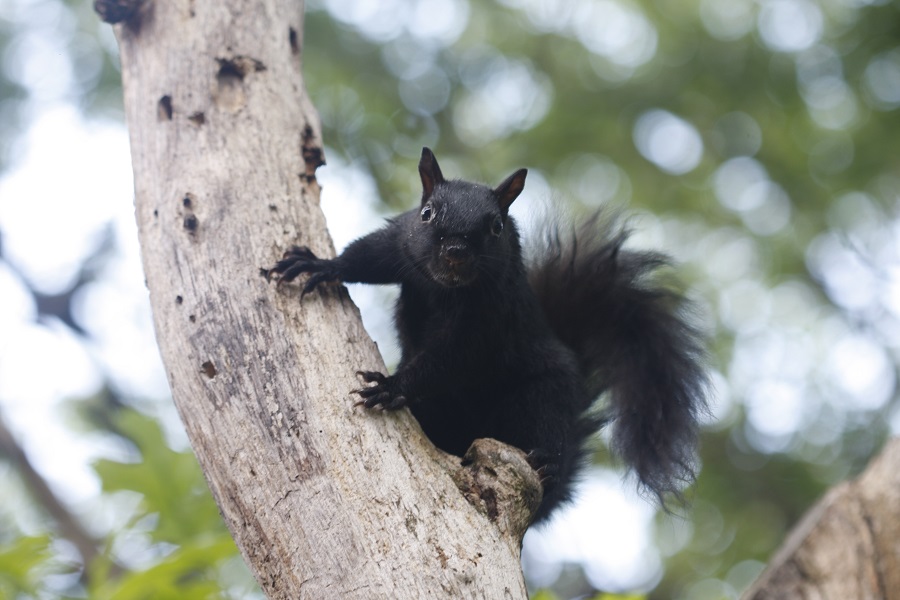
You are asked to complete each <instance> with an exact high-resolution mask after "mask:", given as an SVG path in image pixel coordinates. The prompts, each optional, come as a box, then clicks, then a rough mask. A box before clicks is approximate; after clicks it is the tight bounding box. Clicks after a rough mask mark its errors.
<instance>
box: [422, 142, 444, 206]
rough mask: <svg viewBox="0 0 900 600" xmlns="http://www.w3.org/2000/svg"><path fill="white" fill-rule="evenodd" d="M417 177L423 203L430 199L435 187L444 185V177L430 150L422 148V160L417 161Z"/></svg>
mask: <svg viewBox="0 0 900 600" xmlns="http://www.w3.org/2000/svg"><path fill="white" fill-rule="evenodd" d="M419 176H420V177H421V178H422V202H425V201H426V200H427V199H428V198H430V197H431V193H432V192H433V191H434V188H435V186H436V185H437V184H439V183H444V175H443V174H442V173H441V168H440V167H439V166H438V162H437V159H436V158H435V157H434V152H432V151H431V149H430V148H422V158H421V159H419Z"/></svg>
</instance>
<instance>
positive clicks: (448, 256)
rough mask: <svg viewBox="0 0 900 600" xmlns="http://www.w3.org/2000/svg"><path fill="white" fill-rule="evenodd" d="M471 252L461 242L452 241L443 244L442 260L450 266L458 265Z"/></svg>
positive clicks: (467, 258) (468, 256) (466, 259)
mask: <svg viewBox="0 0 900 600" xmlns="http://www.w3.org/2000/svg"><path fill="white" fill-rule="evenodd" d="M471 255H472V253H471V252H470V251H469V247H468V246H466V245H465V244H464V243H462V242H452V243H450V244H447V245H446V246H444V260H446V261H447V262H448V263H449V264H450V265H451V266H456V265H460V264H462V263H464V262H466V261H468V260H469V258H470V257H471Z"/></svg>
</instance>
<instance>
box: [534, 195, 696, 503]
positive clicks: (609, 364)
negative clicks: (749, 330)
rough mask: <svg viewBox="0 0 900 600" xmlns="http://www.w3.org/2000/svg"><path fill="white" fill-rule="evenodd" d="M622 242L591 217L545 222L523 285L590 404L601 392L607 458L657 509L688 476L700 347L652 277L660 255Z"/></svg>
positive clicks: (602, 219)
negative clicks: (605, 398)
mask: <svg viewBox="0 0 900 600" xmlns="http://www.w3.org/2000/svg"><path fill="white" fill-rule="evenodd" d="M628 235H629V232H628V230H627V229H626V228H625V227H624V226H623V225H622V223H621V221H620V220H619V219H618V218H616V217H607V216H604V215H602V214H601V213H599V212H598V213H596V214H595V215H594V216H593V217H592V218H590V219H588V220H587V221H586V222H585V223H584V224H583V225H581V226H579V227H577V228H575V229H574V230H573V231H571V232H569V233H567V234H564V233H561V232H560V227H559V226H558V225H554V226H553V227H552V228H550V229H549V230H548V231H547V232H546V234H545V236H544V237H545V240H546V242H547V246H549V247H544V248H542V249H541V252H538V253H536V254H538V255H539V256H537V257H536V259H537V260H534V261H532V264H531V265H530V266H529V279H530V282H531V285H532V287H533V289H534V291H535V293H536V294H537V296H538V298H539V300H540V302H541V305H542V306H543V308H544V312H545V313H546V315H547V318H548V320H549V322H550V325H551V326H552V327H553V330H554V331H555V332H556V334H557V335H558V336H559V338H560V339H561V340H562V341H563V343H565V344H566V345H567V346H569V347H570V348H571V349H572V350H574V351H575V353H576V354H577V355H578V357H579V360H580V363H581V370H582V373H583V375H584V377H585V380H586V382H587V387H588V389H589V391H590V392H591V394H592V397H593V398H596V397H597V396H599V395H600V394H601V393H604V392H609V398H610V400H609V402H610V404H609V408H608V410H609V414H608V416H609V418H610V419H611V420H612V421H613V427H614V430H613V434H612V446H613V451H614V452H615V453H616V454H617V455H619V456H620V457H621V458H622V459H624V461H625V462H626V463H627V464H628V466H630V467H631V468H632V469H634V471H635V472H636V473H637V475H638V478H639V479H640V481H641V484H642V485H643V486H644V487H645V488H646V489H647V490H648V491H651V492H652V493H653V494H655V495H656V496H657V497H658V498H659V500H660V502H661V503H663V504H664V503H665V497H666V496H667V495H668V494H669V493H673V494H675V496H676V497H680V491H681V489H682V488H683V486H684V484H685V482H690V481H692V480H693V478H694V475H695V466H696V461H695V451H696V445H697V427H698V425H697V419H698V417H699V415H700V413H702V412H704V411H705V410H706V392H707V389H706V388H707V377H706V374H705V371H704V369H703V367H702V362H703V357H704V348H703V342H702V336H701V335H700V334H699V332H698V330H697V329H696V327H695V325H693V324H692V323H691V321H690V319H689V314H688V312H689V304H688V303H687V302H686V300H685V298H684V297H683V296H682V295H681V294H680V293H679V292H678V291H676V290H674V289H672V288H671V287H668V286H666V285H664V284H663V283H662V282H660V281H659V280H658V278H655V277H654V275H655V272H656V271H657V270H658V269H659V268H660V267H663V266H665V265H667V264H668V259H667V257H666V256H664V255H662V254H659V253H656V252H637V251H633V250H626V249H624V248H623V247H622V246H623V244H624V242H625V240H626V239H627V238H628ZM586 408H588V407H586Z"/></svg>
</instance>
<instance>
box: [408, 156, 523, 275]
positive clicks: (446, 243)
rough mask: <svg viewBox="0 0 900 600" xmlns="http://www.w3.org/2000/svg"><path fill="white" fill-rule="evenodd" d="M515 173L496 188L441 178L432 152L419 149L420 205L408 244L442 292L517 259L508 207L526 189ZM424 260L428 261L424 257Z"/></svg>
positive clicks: (499, 268) (516, 235)
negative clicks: (420, 155)
mask: <svg viewBox="0 0 900 600" xmlns="http://www.w3.org/2000/svg"><path fill="white" fill-rule="evenodd" d="M527 174H528V171H527V170H526V169H519V170H518V171H516V172H515V173H513V174H512V175H510V176H509V177H507V178H506V179H505V180H504V181H503V183H501V184H500V185H498V186H497V187H496V188H493V189H492V188H489V187H487V186H484V185H479V184H477V183H470V182H468V181H462V180H458V179H456V180H451V181H447V180H446V179H444V175H443V173H441V168H440V166H439V165H438V162H437V159H436V158H435V156H434V153H433V152H432V151H431V150H430V149H429V148H423V149H422V158H421V159H420V161H419V176H420V177H421V179H422V205H421V208H420V210H419V215H418V219H416V221H417V222H415V223H413V226H414V228H415V232H413V233H411V235H410V238H409V242H408V245H409V246H410V249H411V250H412V251H413V254H414V256H416V257H417V258H420V259H423V260H422V262H423V266H424V271H425V274H426V275H427V276H428V277H429V279H431V280H432V281H434V282H435V283H438V284H440V285H442V286H445V287H465V286H469V285H472V284H474V283H475V282H476V281H478V280H479V279H481V278H483V277H484V276H487V277H488V278H494V277H495V276H496V274H497V273H496V272H497V271H498V270H504V269H506V268H508V266H509V264H510V261H511V260H516V261H518V260H519V257H518V243H519V242H518V234H517V233H516V231H515V226H514V224H513V222H512V219H511V218H510V216H509V207H510V206H511V205H512V203H513V201H514V200H515V199H516V198H517V197H518V196H519V194H520V193H522V189H523V188H524V187H525V176H526V175H527ZM426 257H427V258H426Z"/></svg>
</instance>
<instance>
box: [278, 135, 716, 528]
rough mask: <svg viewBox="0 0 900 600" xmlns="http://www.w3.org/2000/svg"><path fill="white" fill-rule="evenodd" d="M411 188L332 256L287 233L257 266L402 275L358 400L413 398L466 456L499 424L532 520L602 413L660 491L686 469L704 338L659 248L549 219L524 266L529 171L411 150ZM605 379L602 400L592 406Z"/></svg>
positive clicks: (441, 443)
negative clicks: (522, 467) (539, 489)
mask: <svg viewBox="0 0 900 600" xmlns="http://www.w3.org/2000/svg"><path fill="white" fill-rule="evenodd" d="M419 174H420V176H421V179H422V188H423V190H422V203H421V206H420V207H419V208H416V209H413V210H410V211H408V212H405V213H403V214H401V215H399V216H397V217H395V218H393V219H390V220H389V221H388V223H387V225H385V226H384V227H382V228H381V229H379V230H377V231H375V232H373V233H370V234H369V235H366V236H364V237H362V238H359V239H357V240H356V241H354V242H352V243H351V244H350V245H349V246H347V248H346V249H345V250H344V251H343V252H342V253H341V254H340V256H338V257H336V258H334V259H320V258H318V257H316V256H315V255H314V254H313V253H312V252H311V251H310V250H309V248H306V247H302V246H294V247H292V248H291V249H290V250H288V251H287V252H286V253H285V254H284V257H283V258H282V260H280V261H279V262H278V263H277V264H276V265H275V266H274V267H272V268H271V269H268V270H263V274H264V275H265V276H266V277H268V278H270V279H271V278H273V277H277V278H278V279H279V282H289V281H292V280H293V279H295V278H296V277H297V276H298V275H300V274H301V273H310V274H311V276H310V277H309V279H308V280H307V282H306V284H305V285H304V286H303V292H302V293H303V295H305V294H307V293H309V292H311V291H313V290H314V289H315V288H316V287H317V286H318V285H319V284H321V283H324V282H332V281H342V282H348V283H371V284H392V283H393V284H396V283H399V284H400V285H401V289H400V297H399V299H398V301H397V306H396V316H395V320H396V326H397V330H398V332H399V337H400V343H401V348H402V358H401V360H400V365H399V366H398V367H397V370H396V372H395V373H394V374H393V375H390V376H386V375H383V374H381V373H377V372H360V373H359V375H360V376H361V377H362V378H363V380H364V381H365V382H366V383H368V384H372V385H370V386H367V387H364V388H363V389H360V390H354V393H356V394H358V395H359V396H360V397H361V400H360V402H359V404H363V405H365V406H366V407H367V408H373V407H377V406H380V407H383V408H385V409H391V410H393V409H398V408H400V407H402V406H409V408H410V410H411V411H412V413H413V415H415V417H416V418H417V419H418V421H419V423H420V424H421V426H422V429H423V430H424V432H425V434H426V435H427V436H428V438H429V439H430V440H431V441H432V442H433V443H434V444H435V445H436V446H437V447H439V448H441V449H442V450H444V451H446V452H449V453H451V454H455V455H457V456H462V455H463V454H464V453H465V452H466V450H467V449H468V448H469V445H470V444H471V443H472V441H473V440H475V439H478V438H486V437H490V438H494V439H497V440H500V441H502V442H505V443H508V444H511V445H513V446H516V447H518V448H520V449H522V450H524V451H525V452H527V453H528V456H529V462H530V463H531V464H532V466H533V467H535V469H537V470H538V472H539V473H540V474H541V477H542V483H543V486H544V498H543V501H542V503H541V506H540V508H539V509H538V512H537V513H536V515H535V517H534V522H535V523H537V522H540V521H543V520H545V519H546V518H547V517H548V515H550V514H551V513H552V512H553V510H554V509H556V508H557V507H559V506H560V504H561V503H563V502H565V501H566V500H568V499H569V498H570V496H571V493H572V486H573V482H574V479H575V477H576V475H577V473H578V471H579V469H580V468H581V467H582V466H583V464H584V463H585V462H586V457H587V452H588V450H587V448H586V446H587V444H586V442H587V440H588V438H589V437H591V436H592V435H593V434H594V433H595V432H597V431H598V430H599V429H600V428H601V427H602V426H603V425H604V424H605V423H606V422H611V423H612V425H613V427H614V429H613V434H612V448H613V450H614V452H615V453H616V454H618V455H619V456H620V457H621V458H622V459H623V460H624V461H625V463H626V464H627V465H628V466H630V467H631V468H632V469H633V470H634V471H635V472H636V474H637V476H638V478H639V480H640V482H641V484H642V486H643V487H644V488H645V489H646V490H647V491H649V492H651V493H652V494H654V495H655V496H656V497H658V498H659V500H660V501H661V502H662V503H663V504H665V499H666V498H667V497H668V496H669V495H670V494H675V495H676V496H678V497H680V490H681V487H682V486H683V485H684V482H687V481H690V480H692V479H693V477H694V469H695V460H694V452H695V447H696V443H697V419H698V416H699V414H700V413H701V412H702V411H704V410H705V407H706V399H705V391H706V389H705V388H706V382H707V378H706V374H705V372H704V369H703V368H702V366H701V364H702V356H703V344H702V339H701V336H700V334H699V333H698V331H697V329H696V328H695V327H694V326H693V325H692V324H691V323H690V322H689V320H688V319H687V318H686V314H685V306H686V302H685V300H684V298H683V297H682V296H681V295H680V294H679V293H677V292H675V291H673V290H671V289H669V288H668V287H665V286H663V285H660V284H658V283H654V282H653V281H651V280H650V279H649V278H650V276H651V275H652V274H653V272H654V271H656V270H657V269H658V268H659V267H660V266H663V265H665V264H667V262H668V260H667V258H666V257H665V256H664V255H662V254H659V253H655V252H636V251H632V250H626V249H624V248H623V243H624V242H625V240H626V238H627V237H628V232H627V231H626V229H625V228H624V227H622V226H621V225H620V224H618V222H617V221H616V220H612V221H604V219H603V218H602V217H601V216H600V215H599V213H598V214H597V215H595V216H594V217H593V218H591V219H589V220H588V221H587V222H586V223H585V224H583V225H582V226H581V227H579V228H577V230H576V231H575V232H574V233H573V235H571V236H565V235H561V234H559V233H558V230H553V229H551V230H550V232H549V234H548V235H547V236H545V239H546V242H547V246H546V248H545V249H543V250H544V251H543V252H542V256H539V257H537V258H536V259H535V260H533V261H530V264H528V266H526V262H525V260H524V259H523V253H522V247H521V243H520V239H519V233H518V231H517V228H516V223H515V221H514V220H513V218H512V217H510V216H509V214H508V213H509V207H510V205H511V204H512V203H513V201H514V200H515V199H516V197H517V196H518V195H519V194H520V193H521V192H522V189H523V187H524V185H525V176H526V174H527V171H526V170H525V169H521V170H519V171H516V172H515V173H513V174H512V175H511V176H510V177H508V178H507V179H506V180H505V181H504V182H503V183H501V184H500V185H499V186H497V187H496V188H494V189H491V188H489V187H487V186H483V185H478V184H475V183H469V182H466V181H461V180H452V181H448V180H445V179H444V176H443V175H442V173H441V169H440V167H439V166H438V163H437V160H436V159H435V157H434V154H433V153H432V152H431V150H429V149H428V148H424V149H423V150H422V158H421V160H420V162H419ZM605 392H608V394H609V406H608V407H606V408H605V410H602V411H597V410H594V409H593V404H594V401H595V400H596V399H597V398H598V396H600V395H601V394H602V393H605Z"/></svg>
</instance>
